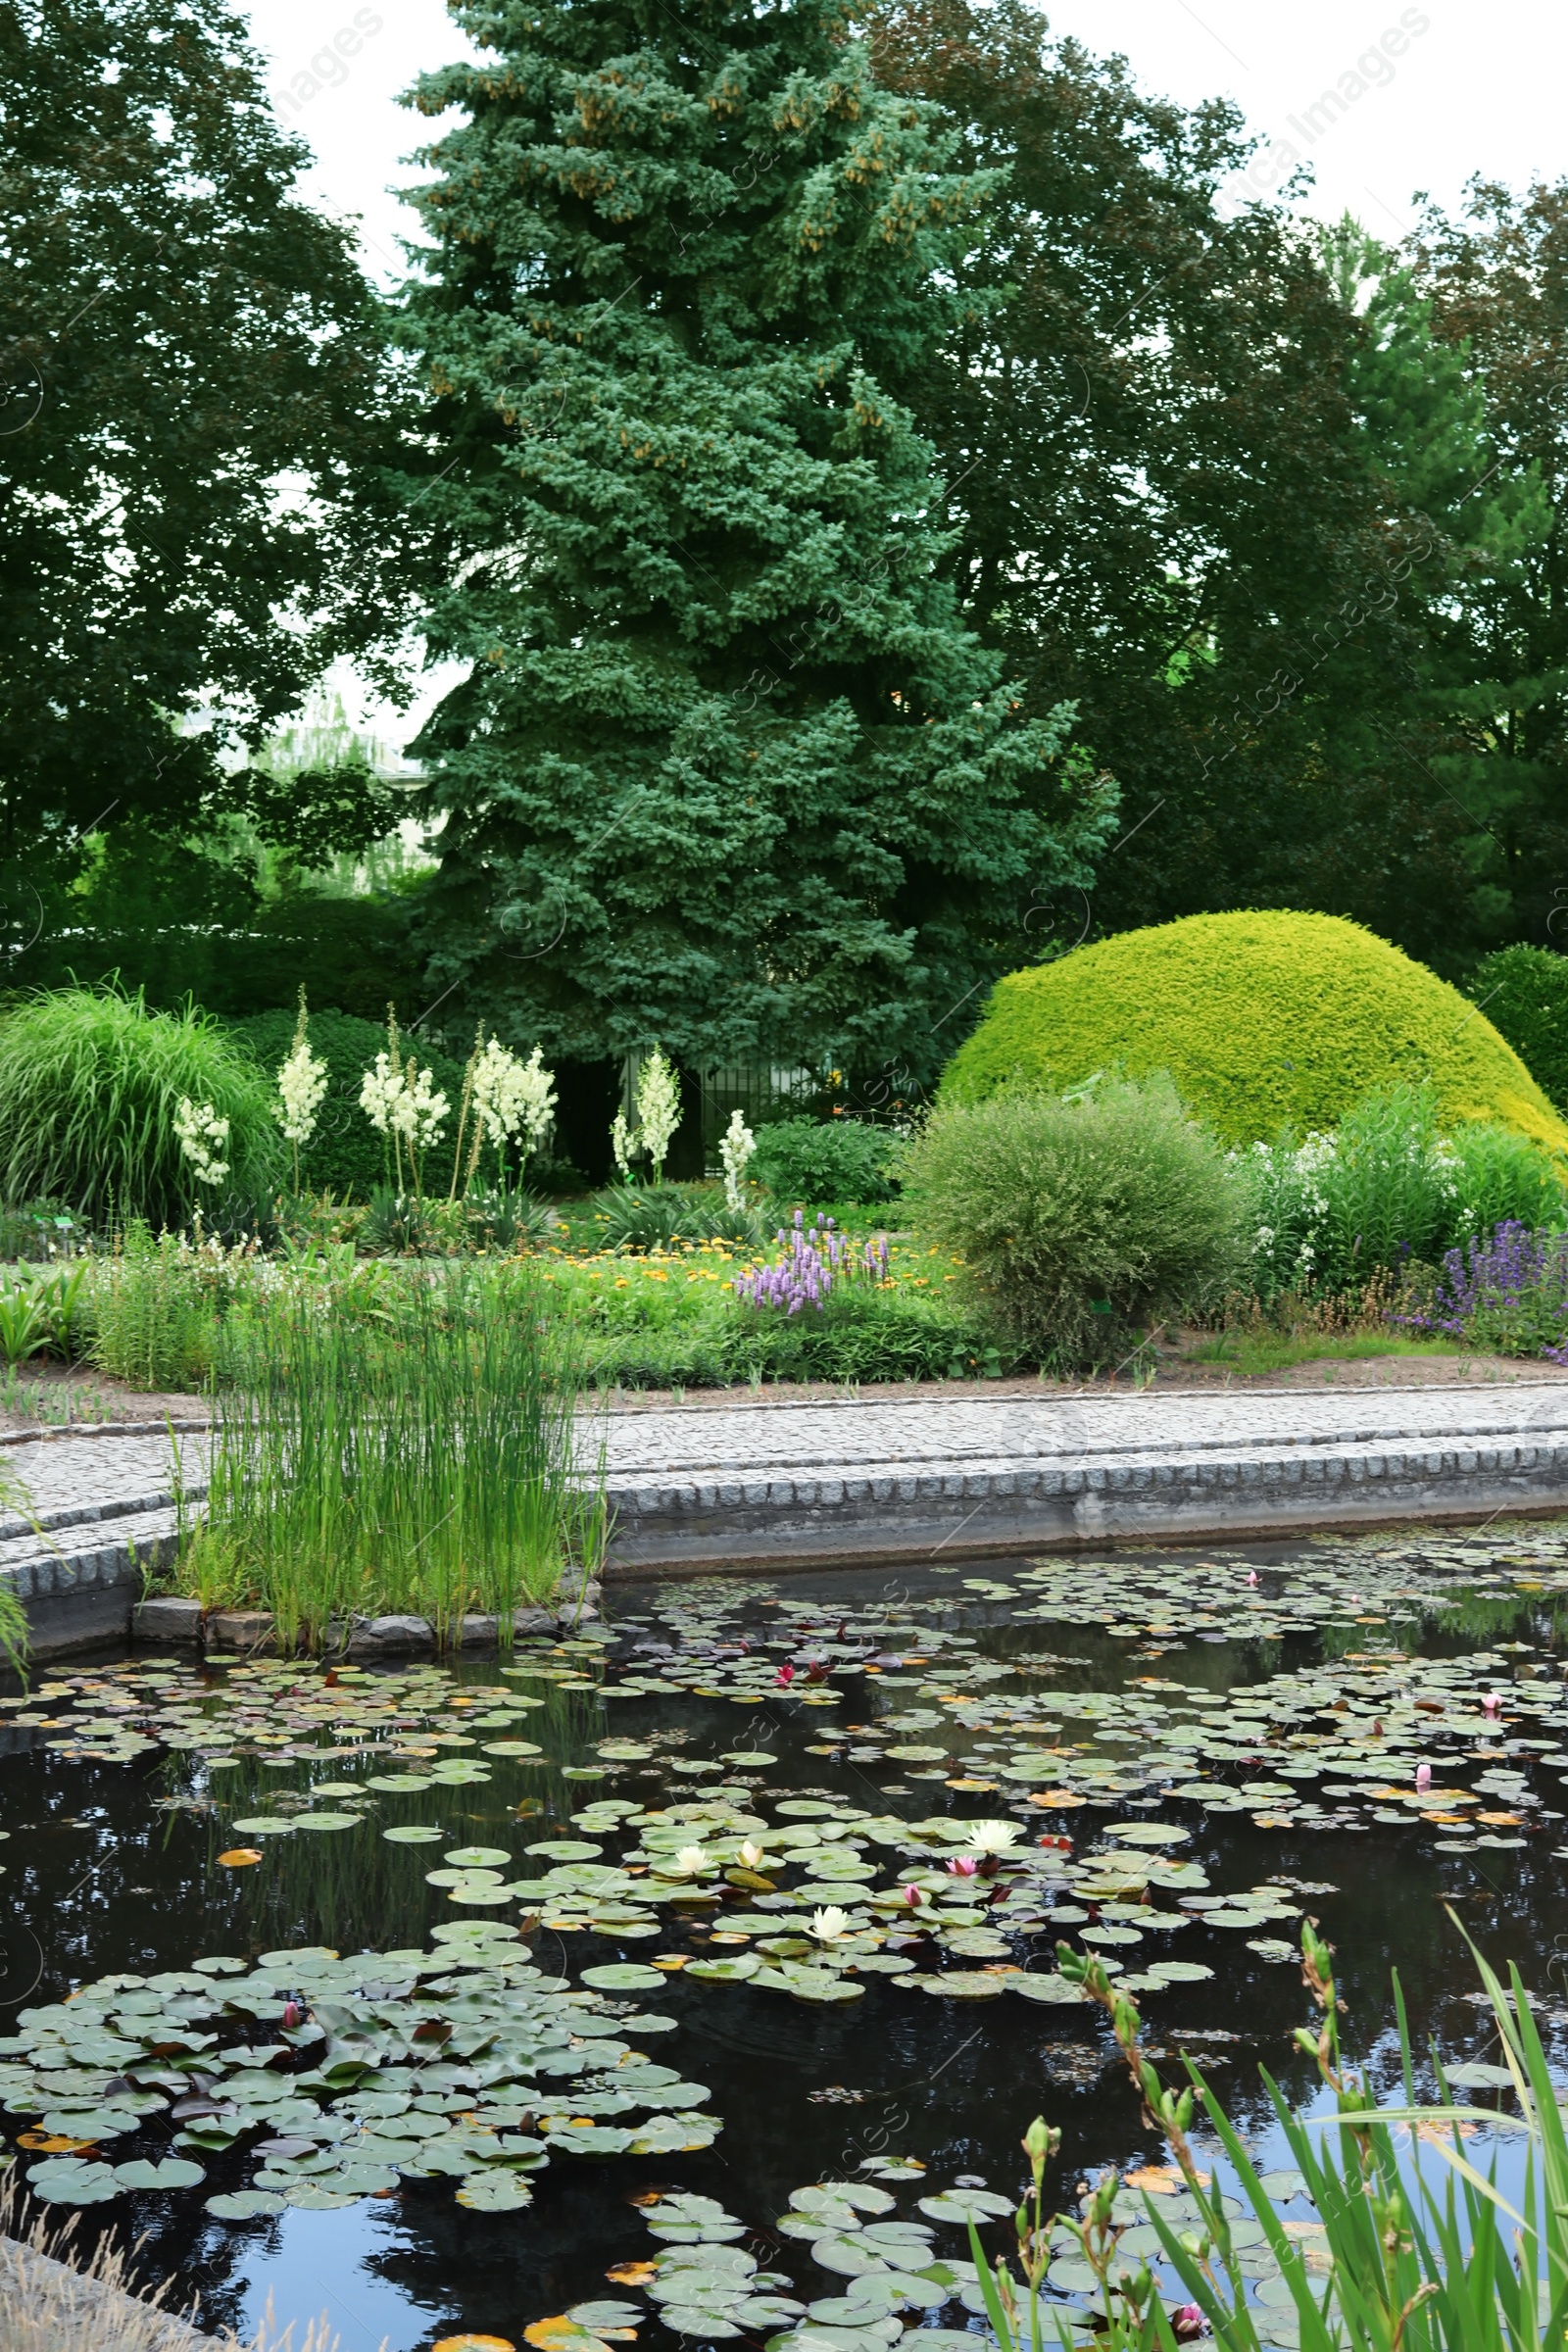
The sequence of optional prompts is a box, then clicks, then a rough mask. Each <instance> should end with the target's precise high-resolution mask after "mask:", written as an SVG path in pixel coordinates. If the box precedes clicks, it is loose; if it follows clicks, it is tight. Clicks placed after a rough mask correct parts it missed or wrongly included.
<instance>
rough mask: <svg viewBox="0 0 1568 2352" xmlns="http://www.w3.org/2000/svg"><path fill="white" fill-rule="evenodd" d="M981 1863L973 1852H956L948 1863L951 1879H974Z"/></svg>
mask: <svg viewBox="0 0 1568 2352" xmlns="http://www.w3.org/2000/svg"><path fill="white" fill-rule="evenodd" d="M979 1867H980V1865H979V1863H978V1862H977V1861H976V1860H975V1857H974V1856H973V1854H955V1855H954V1857H953V1860H952V1861H951V1862H950V1863H949V1864H948V1876H949V1878H950V1879H972V1878H973V1877H974V1874H975V1872H976V1871H977V1870H978V1869H979Z"/></svg>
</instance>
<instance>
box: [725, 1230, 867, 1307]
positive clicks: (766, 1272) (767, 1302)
mask: <svg viewBox="0 0 1568 2352" xmlns="http://www.w3.org/2000/svg"><path fill="white" fill-rule="evenodd" d="M778 1243H779V1248H780V1249H781V1250H783V1252H784V1254H783V1256H782V1257H781V1258H780V1259H779V1260H778V1261H777V1263H776V1264H774V1265H770V1266H749V1267H748V1268H747V1269H746V1271H745V1272H744V1273H742V1274H737V1275H736V1277H735V1296H736V1298H737V1299H744V1301H745V1302H746V1304H747V1305H748V1306H781V1307H782V1308H783V1309H784V1312H785V1313H786V1314H787V1315H798V1314H799V1313H800V1311H801V1308H802V1307H803V1306H815V1307H822V1306H825V1305H826V1304H827V1300H828V1297H829V1295H830V1293H831V1292H832V1290H833V1289H834V1286H835V1285H836V1284H838V1283H846V1282H855V1281H857V1280H858V1281H863V1282H886V1280H887V1277H888V1237H887V1235H886V1234H885V1233H879V1234H877V1235H876V1236H875V1237H874V1238H873V1239H872V1240H871V1241H868V1242H863V1243H862V1244H861V1245H860V1249H859V1250H858V1252H857V1251H856V1250H855V1248H854V1246H853V1244H852V1243H851V1242H850V1241H849V1240H848V1238H847V1237H846V1236H845V1235H844V1234H842V1233H841V1232H840V1231H839V1229H838V1227H837V1226H836V1225H835V1223H834V1221H833V1219H832V1218H831V1217H818V1218H816V1220H815V1221H814V1223H812V1224H810V1225H808V1224H807V1222H806V1216H805V1212H804V1211H803V1210H801V1209H797V1210H796V1211H795V1223H794V1225H793V1227H789V1226H783V1225H781V1226H780V1227H779V1230H778Z"/></svg>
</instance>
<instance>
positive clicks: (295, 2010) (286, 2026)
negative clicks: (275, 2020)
mask: <svg viewBox="0 0 1568 2352" xmlns="http://www.w3.org/2000/svg"><path fill="white" fill-rule="evenodd" d="M304 2023H305V2012H304V2010H303V2009H302V2008H301V2007H300V2005H299V2003H298V2001H285V2002H284V2003H283V2030H284V2032H285V2033H292V2032H293V2030H294V2028H295V2027H296V2026H303V2025H304Z"/></svg>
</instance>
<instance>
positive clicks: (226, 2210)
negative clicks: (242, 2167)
mask: <svg viewBox="0 0 1568 2352" xmlns="http://www.w3.org/2000/svg"><path fill="white" fill-rule="evenodd" d="M207 2211H208V2212H209V2213H212V2214H216V2215H217V2216H218V2219H219V2220H220V2221H221V2222H255V2221H260V2220H261V2218H262V2216H263V2215H264V2214H271V2213H281V2212H282V2211H283V2200H282V2198H281V2197H280V2196H279V2195H278V2194H277V2191H276V2190H275V2189H271V2188H241V2189H236V2190H234V2191H233V2192H232V2193H230V2194H227V2195H224V2196H221V2197H209V2198H208V2199H207Z"/></svg>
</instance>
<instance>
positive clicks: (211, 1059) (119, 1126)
mask: <svg viewBox="0 0 1568 2352" xmlns="http://www.w3.org/2000/svg"><path fill="white" fill-rule="evenodd" d="M181 1102H188V1103H194V1104H197V1105H202V1106H205V1107H207V1108H210V1109H211V1110H212V1111H213V1112H214V1113H215V1114H216V1115H217V1116H218V1117H220V1118H222V1119H226V1120H227V1121H228V1131H227V1132H228V1140H227V1144H226V1146H225V1150H226V1153H227V1160H228V1167H229V1173H228V1178H227V1186H228V1190H229V1191H230V1192H231V1193H232V1194H233V1195H235V1196H236V1197H247V1198H253V1199H256V1200H262V1199H265V1198H266V1197H267V1196H268V1195H269V1193H270V1190H271V1188H272V1187H273V1185H274V1184H275V1183H276V1182H277V1180H278V1179H279V1177H280V1176H281V1174H282V1171H283V1157H282V1142H281V1138H280V1136H279V1134H278V1129H277V1123H276V1120H275V1119H274V1118H273V1115H272V1095H271V1089H270V1086H269V1084H268V1081H267V1079H266V1078H265V1077H264V1076H263V1074H262V1072H261V1071H260V1070H259V1069H258V1068H257V1066H256V1064H255V1062H254V1061H252V1059H251V1057H250V1055H249V1054H247V1053H246V1052H245V1050H244V1048H243V1047H242V1046H241V1045H240V1044H239V1043H238V1042H237V1040H235V1039H234V1038H233V1037H232V1036H230V1034H229V1033H228V1031H227V1030H225V1029H222V1028H220V1027H219V1026H218V1024H217V1023H216V1022H213V1021H210V1020H209V1019H208V1017H207V1015H206V1014H205V1013H203V1012H199V1011H197V1010H196V1009H195V1008H194V1007H193V1006H191V1005H186V1006H185V1007H184V1009H183V1010H182V1011H180V1012H149V1011H148V1009H147V1005H146V1003H145V1002H144V1000H143V998H142V995H141V993H140V991H139V990H138V991H137V993H136V994H135V995H134V996H126V995H124V994H123V992H122V991H120V990H119V989H116V988H112V987H106V988H60V989H48V990H43V991H41V992H40V993H39V994H38V995H37V996H34V997H30V998H28V999H26V1000H25V1002H24V1003H23V1004H21V1005H18V1006H17V1007H16V1009H15V1010H14V1011H11V1012H8V1013H7V1014H6V1015H5V1017H4V1019H3V1020H0V1200H6V1201H27V1200H31V1199H33V1198H34V1197H36V1196H43V1195H48V1196H50V1197H51V1198H54V1199H58V1200H61V1201H67V1202H69V1204H70V1206H71V1207H72V1208H73V1210H75V1211H76V1212H77V1213H78V1214H79V1215H81V1216H85V1217H87V1218H88V1219H89V1220H90V1221H91V1222H92V1223H94V1224H96V1225H98V1226H100V1227H104V1226H107V1225H109V1224H110V1223H111V1222H112V1221H113V1219H115V1218H116V1217H145V1218H147V1219H148V1220H149V1221H150V1222H151V1223H152V1224H153V1226H154V1227H157V1226H161V1225H171V1226H177V1225H180V1224H182V1223H183V1222H184V1220H185V1219H186V1217H187V1216H188V1215H189V1214H190V1212H191V1209H192V1207H193V1205H194V1204H195V1200H196V1183H195V1178H194V1175H193V1172H192V1163H191V1161H190V1159H189V1158H188V1157H187V1155H186V1154H185V1153H184V1152H182V1151H181V1149H180V1143H179V1138H178V1135H177V1134H176V1132H175V1127H174V1120H175V1117H176V1114H177V1113H178V1110H179V1105H180V1103H181Z"/></svg>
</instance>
